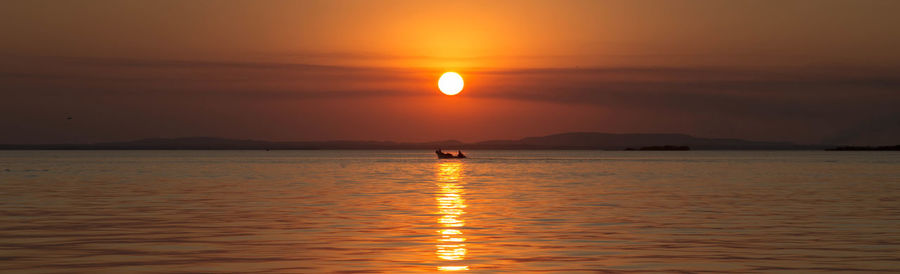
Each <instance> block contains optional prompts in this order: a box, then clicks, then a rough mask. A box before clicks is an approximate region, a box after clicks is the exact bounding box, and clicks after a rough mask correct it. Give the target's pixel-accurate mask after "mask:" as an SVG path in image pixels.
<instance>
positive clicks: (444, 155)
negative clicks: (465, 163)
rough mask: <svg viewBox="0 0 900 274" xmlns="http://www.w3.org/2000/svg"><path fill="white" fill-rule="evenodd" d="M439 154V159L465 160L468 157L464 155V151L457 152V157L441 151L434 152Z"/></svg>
mask: <svg viewBox="0 0 900 274" xmlns="http://www.w3.org/2000/svg"><path fill="white" fill-rule="evenodd" d="M434 153H435V154H437V157H438V159H463V158H466V155H465V154H463V153H462V151H457V153H456V155H453V154H452V153H444V152H443V151H441V150H440V149H438V150H435V151H434Z"/></svg>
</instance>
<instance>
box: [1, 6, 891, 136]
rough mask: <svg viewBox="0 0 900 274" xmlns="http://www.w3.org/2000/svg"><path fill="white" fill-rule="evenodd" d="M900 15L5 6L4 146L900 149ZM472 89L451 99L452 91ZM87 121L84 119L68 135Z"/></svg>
mask: <svg viewBox="0 0 900 274" xmlns="http://www.w3.org/2000/svg"><path fill="white" fill-rule="evenodd" d="M897 10H900V2H896V1H446V2H436V1H54V2H49V1H46V2H45V1H5V2H3V3H2V4H0V34H2V37H4V39H3V43H0V56H3V58H2V61H0V84H2V86H4V87H5V88H4V89H3V90H2V91H0V93H2V94H0V95H2V96H3V97H4V98H6V99H5V100H3V101H2V102H0V107H2V109H3V110H2V114H4V115H2V117H0V126H2V127H3V128H5V129H7V130H6V132H5V133H4V134H3V135H2V136H0V143H35V142H36V143H41V142H96V141H113V140H128V139H137V138H145V137H183V136H216V137H228V138H253V139H265V140H325V139H357V140H359V139H365V140H396V141H429V140H445V139H459V140H463V141H479V140H486V139H498V138H499V139H509V138H521V137H525V136H531V135H542V134H551V133H558V132H565V131H601V132H676V133H687V134H693V135H698V136H704V137H736V138H747V139H757V140H786V141H795V142H802V143H818V142H832V143H866V144H869V143H871V144H879V143H889V142H891V140H897V139H900V112H898V110H897V108H896V107H895V106H896V105H900V104H898V103H900V95H898V92H900V89H898V87H900V79H898V76H897V75H900V74H898V73H897V72H898V65H900V52H898V51H897V50H896V49H897V48H898V46H900V29H898V28H897V26H900V17H897V16H896V15H895V14H896V11H897ZM448 70H452V71H457V72H459V73H460V74H462V75H463V77H464V78H465V80H466V88H465V90H463V92H462V93H461V94H460V95H458V97H447V96H443V95H441V94H440V93H438V92H437V89H436V81H437V78H438V77H439V75H440V73H441V72H443V71H448ZM67 115H71V116H73V117H74V118H75V119H72V120H65V119H60V117H66V116H67Z"/></svg>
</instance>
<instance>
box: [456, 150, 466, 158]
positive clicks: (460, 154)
mask: <svg viewBox="0 0 900 274" xmlns="http://www.w3.org/2000/svg"><path fill="white" fill-rule="evenodd" d="M456 158H466V155H465V154H463V153H462V150H457V151H456Z"/></svg>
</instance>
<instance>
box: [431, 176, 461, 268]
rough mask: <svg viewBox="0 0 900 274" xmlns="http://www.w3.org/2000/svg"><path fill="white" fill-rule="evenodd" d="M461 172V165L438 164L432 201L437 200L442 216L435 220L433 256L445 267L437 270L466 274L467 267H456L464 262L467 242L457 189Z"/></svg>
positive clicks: (459, 193)
mask: <svg viewBox="0 0 900 274" xmlns="http://www.w3.org/2000/svg"><path fill="white" fill-rule="evenodd" d="M462 171H463V163H462V162H456V161H454V162H450V161H446V162H445V161H442V162H439V163H438V164H437V185H438V188H439V190H438V192H437V193H436V194H435V199H436V200H437V206H438V214H441V217H440V218H438V220H437V222H438V224H439V225H440V226H441V229H440V230H438V231H437V233H438V235H439V238H438V239H437V244H436V247H437V251H436V252H435V253H436V254H437V257H438V259H440V260H442V261H444V262H445V263H446V265H442V266H438V268H437V269H438V270H440V271H460V270H469V266H466V265H461V264H460V263H459V261H462V260H463V259H465V258H466V252H467V250H466V244H465V242H466V238H465V237H464V235H463V230H462V229H463V227H465V225H466V222H465V220H464V219H463V218H462V215H463V214H465V213H466V212H465V208H466V200H465V199H464V198H463V194H464V189H463V187H462V186H461V185H460V178H461V176H462Z"/></svg>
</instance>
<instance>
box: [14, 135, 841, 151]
mask: <svg viewBox="0 0 900 274" xmlns="http://www.w3.org/2000/svg"><path fill="white" fill-rule="evenodd" d="M664 146H680V147H684V146H686V147H689V148H690V149H693V150H769V149H772V150H801V149H824V148H831V147H833V146H828V145H798V144H794V143H789V142H758V141H747V140H741V139H723V138H700V137H694V136H690V135H685V134H644V133H641V134H614V133H598V132H572V133H562V134H554V135H548V136H542V137H528V138H522V139H519V140H491V141H483V142H476V143H463V142H460V141H456V140H447V141H436V142H422V143H399V142H386V141H310V142H269V141H258V140H234V139H223V138H212V137H190V138H171V139H167V138H151V139H141V140H136V141H130V142H111V143H94V144H42V145H0V149H56V150H66V149H71V150H76V149H83V150H104V149H121V150H125V149H138V150H144V149H149V150H166V149H201V150H229V149H230V150H256V149H260V150H262V149H436V148H441V149H447V150H456V149H596V150H624V149H628V148H632V149H640V148H650V147H664Z"/></svg>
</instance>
